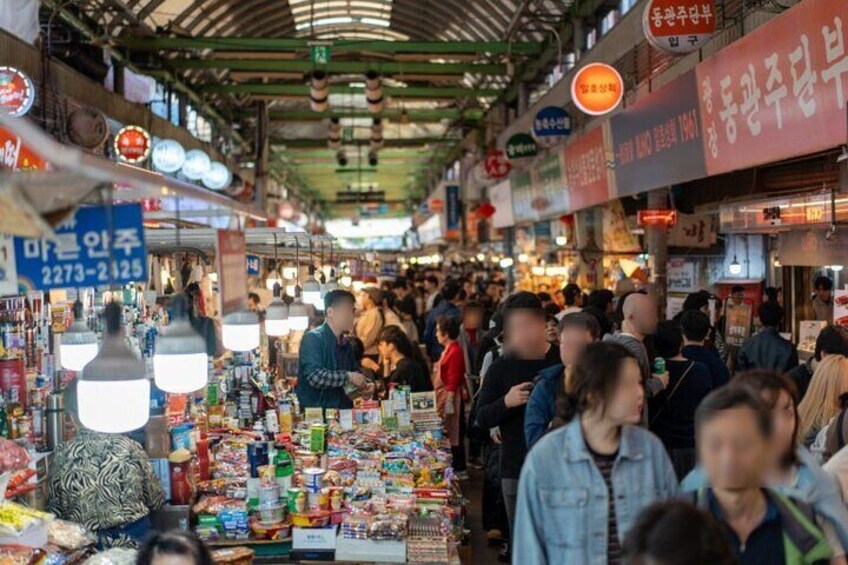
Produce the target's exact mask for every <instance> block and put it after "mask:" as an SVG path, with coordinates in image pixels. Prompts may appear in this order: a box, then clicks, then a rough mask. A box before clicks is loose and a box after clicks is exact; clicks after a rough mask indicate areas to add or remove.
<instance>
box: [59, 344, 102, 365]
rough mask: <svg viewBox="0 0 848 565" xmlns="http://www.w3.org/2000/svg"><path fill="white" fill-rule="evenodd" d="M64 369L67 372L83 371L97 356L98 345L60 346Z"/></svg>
mask: <svg viewBox="0 0 848 565" xmlns="http://www.w3.org/2000/svg"><path fill="white" fill-rule="evenodd" d="M59 356H60V357H61V358H62V368H63V369H65V370H67V371H77V372H79V371H82V368H83V367H85V366H86V365H88V363H89V361H91V360H92V359H94V358H95V357H96V356H97V344H96V343H79V344H77V343H62V345H60V346H59Z"/></svg>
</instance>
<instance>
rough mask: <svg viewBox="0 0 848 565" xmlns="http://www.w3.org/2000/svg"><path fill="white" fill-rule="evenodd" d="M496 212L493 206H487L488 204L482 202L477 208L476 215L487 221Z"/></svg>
mask: <svg viewBox="0 0 848 565" xmlns="http://www.w3.org/2000/svg"><path fill="white" fill-rule="evenodd" d="M496 211H497V210H496V209H495V207H494V206H492V205H491V204H489V203H488V202H483V203H482V204H480V206H479V207H478V208H477V213H478V214H480V216H481V217H483V218H486V219H487V220H488V219H489V218H491V217H492V216H494V215H495V212H496Z"/></svg>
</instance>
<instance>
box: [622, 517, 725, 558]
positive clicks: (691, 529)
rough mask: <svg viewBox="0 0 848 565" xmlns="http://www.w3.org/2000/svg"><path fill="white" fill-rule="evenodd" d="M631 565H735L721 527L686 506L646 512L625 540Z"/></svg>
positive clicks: (626, 553)
mask: <svg viewBox="0 0 848 565" xmlns="http://www.w3.org/2000/svg"><path fill="white" fill-rule="evenodd" d="M624 560H625V562H626V563H627V564H628V565H735V563H736V558H735V557H734V555H733V550H732V549H731V548H730V545H729V544H728V543H727V535H725V533H724V531H723V530H722V528H721V525H720V524H719V523H718V522H716V521H715V519H713V517H712V516H710V515H709V514H707V513H705V512H702V511H700V510H698V509H697V508H695V507H694V506H692V505H691V504H687V503H686V502H682V501H680V502H677V501H675V502H658V503H656V504H652V505H651V506H649V507H648V508H645V509H644V510H643V511H642V512H641V513H640V514H639V517H638V518H637V519H636V524H635V525H634V526H633V529H631V530H630V531H629V532H628V533H627V536H626V537H625V538H624Z"/></svg>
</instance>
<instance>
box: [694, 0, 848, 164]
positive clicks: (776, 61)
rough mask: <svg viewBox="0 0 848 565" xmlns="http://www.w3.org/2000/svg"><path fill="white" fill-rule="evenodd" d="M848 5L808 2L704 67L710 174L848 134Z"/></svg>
mask: <svg viewBox="0 0 848 565" xmlns="http://www.w3.org/2000/svg"><path fill="white" fill-rule="evenodd" d="M846 35H848V10H846V2H845V0H815V2H800V3H798V4H796V5H795V6H794V7H792V8H790V9H788V10H786V11H785V12H783V13H782V14H780V15H779V16H777V17H776V18H774V19H773V20H771V21H770V22H768V23H767V24H765V25H763V26H762V27H760V28H759V29H757V30H756V31H754V32H753V33H750V34H748V35H746V36H744V37H742V38H741V39H739V40H738V41H735V42H733V43H732V44H731V45H729V46H728V47H725V48H724V49H722V50H721V51H719V52H718V53H716V54H715V55H713V56H712V57H710V58H709V59H707V60H706V61H704V62H703V63H701V64H699V65H698V66H697V67H696V72H697V76H698V92H699V96H698V99H699V102H700V105H701V120H702V128H701V129H702V131H703V132H704V135H703V144H704V152H705V154H706V166H707V174H709V175H717V174H721V173H725V172H729V171H734V170H738V169H744V168H749V167H755V166H757V165H762V164H764V163H771V162H774V161H781V160H784V159H789V158H792V157H796V156H799V155H807V154H811V153H816V152H818V151H823V150H826V149H829V148H831V147H836V146H838V145H840V144H843V143H845V139H846V137H848V128H847V127H846V119H845V112H846V110H845V107H846V97H848V84H846V81H848V44H846Z"/></svg>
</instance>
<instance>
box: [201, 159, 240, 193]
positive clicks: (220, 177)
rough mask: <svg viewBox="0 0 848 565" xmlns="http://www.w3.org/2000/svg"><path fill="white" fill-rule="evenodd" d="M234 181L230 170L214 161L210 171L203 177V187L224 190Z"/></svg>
mask: <svg viewBox="0 0 848 565" xmlns="http://www.w3.org/2000/svg"><path fill="white" fill-rule="evenodd" d="M232 180H233V174H232V173H231V172H230V169H229V168H227V166H226V165H225V164H223V163H219V162H218V161H212V163H211V164H210V165H209V169H208V170H207V171H206V173H205V174H204V175H203V178H202V179H201V182H202V183H203V186H205V187H206V188H208V189H211V190H224V189H225V188H227V187H228V186H229V185H230V182H231V181H232Z"/></svg>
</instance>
